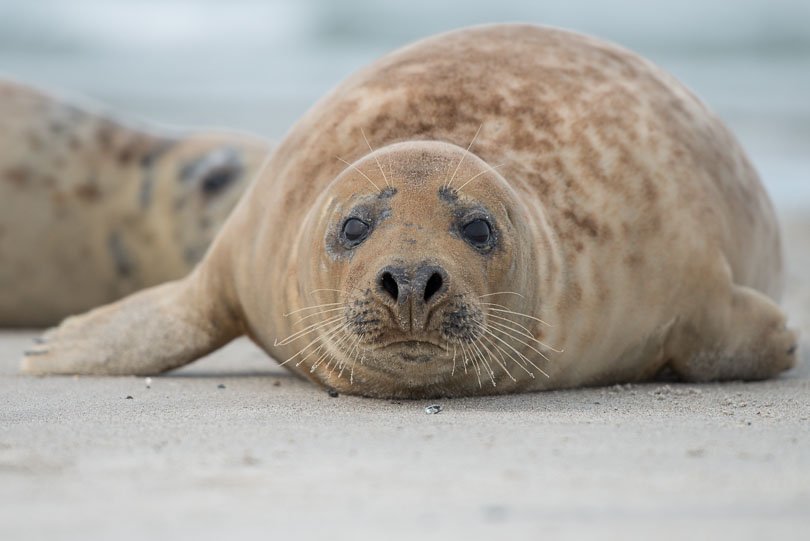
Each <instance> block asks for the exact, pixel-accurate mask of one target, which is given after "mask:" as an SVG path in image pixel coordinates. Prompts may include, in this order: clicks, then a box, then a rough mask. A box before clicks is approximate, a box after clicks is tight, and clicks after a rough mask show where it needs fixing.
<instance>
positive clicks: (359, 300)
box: [23, 25, 796, 398]
mask: <svg viewBox="0 0 810 541" xmlns="http://www.w3.org/2000/svg"><path fill="white" fill-rule="evenodd" d="M781 288H782V254H781V247H780V237H779V231H778V227H777V223H776V219H775V216H774V211H773V208H772V206H771V203H770V202H769V199H768V197H767V195H766V193H765V191H764V190H763V187H762V185H761V184H760V181H759V179H758V177H757V174H756V172H755V171H754V169H753V167H752V166H751V164H750V163H749V161H748V160H747V158H746V156H745V154H744V152H743V150H742V149H741V148H740V145H739V144H738V143H737V142H736V141H735V139H734V137H733V136H732V135H731V134H730V133H729V131H728V130H727V129H726V128H725V127H724V126H723V124H722V123H721V121H720V120H719V119H718V118H717V117H716V116H715V115H714V114H713V113H711V112H710V111H709V110H708V109H707V108H706V106H705V105H703V103H701V102H700V101H699V100H698V99H697V98H696V97H695V96H693V95H692V94H691V93H690V92H689V91H688V90H687V89H685V88H684V87H683V86H682V85H681V84H680V83H678V82H677V81H676V80H675V79H674V78H673V77H671V76H670V75H668V74H666V73H664V72H663V71H662V70H660V69H659V68H657V67H655V66H654V65H652V64H651V63H650V62H648V61H646V60H644V59H642V58H640V57H638V56H637V55H635V54H633V53H631V52H629V51H626V50H624V49H622V48H620V47H617V46H615V45H612V44H609V43H605V42H603V41H600V40H597V39H594V38H591V37H587V36H583V35H579V34H575V33H571V32H568V31H563V30H558V29H552V28H544V27H536V26H524V25H495V26H484V27H475V28H470V29H464V30H460V31H455V32H451V33H447V34H443V35H439V36H437V37H433V38H429V39H426V40H424V41H420V42H418V43H416V44H413V45H411V46H408V47H405V48H404V49H401V50H399V51H396V52H394V53H392V54H389V55H387V56H385V57H383V58H382V59H380V60H379V61H377V62H375V63H374V64H372V65H371V66H370V67H368V68H365V69H363V70H361V71H360V72H358V73H356V74H355V75H353V76H351V77H350V78H349V79H348V80H346V81H345V82H343V83H342V84H341V85H339V86H338V87H337V88H336V89H334V90H333V91H332V92H331V93H329V94H328V95H327V96H326V97H324V98H323V99H322V100H321V101H320V102H319V103H317V104H316V105H315V106H314V107H313V108H312V109H311V110H310V111H309V112H307V113H306V114H305V115H304V117H303V118H302V119H301V120H300V121H299V122H298V123H297V124H296V125H295V126H294V127H293V128H292V130H291V131H290V132H289V133H288V134H287V136H286V137H285V139H284V140H283V141H282V142H281V144H280V145H279V146H278V147H277V148H276V149H275V151H274V152H273V155H272V157H271V159H270V161H269V162H268V165H267V167H266V169H265V170H264V172H263V173H262V174H261V176H260V178H259V179H258V180H257V181H256V182H255V183H253V184H252V185H251V187H250V188H249V189H248V191H247V192H246V194H245V195H244V196H243V197H242V199H241V200H240V202H239V204H238V205H237V207H236V209H235V210H234V212H233V213H232V214H231V215H230V216H229V218H228V220H227V221H226V223H225V225H224V227H223V229H222V231H221V232H220V234H219V235H218V236H217V237H216V239H215V240H214V242H213V245H212V247H211V249H210V250H209V252H208V253H207V255H206V257H205V258H204V259H203V261H202V262H201V263H200V264H199V265H198V266H197V267H196V268H195V269H194V271H193V272H192V273H191V274H190V275H189V276H188V277H186V278H184V279H182V280H179V281H175V282H171V283H168V284H164V285H161V286H158V287H156V288H153V289H149V290H146V291H144V292H141V293H137V294H135V295H133V296H130V297H128V298H126V299H124V300H122V301H119V302H117V303H114V304H111V305H109V306H105V307H102V308H99V309H96V310H94V311H91V312H89V313H88V314H85V315H82V316H78V317H73V318H69V319H67V320H66V321H64V322H63V323H62V324H61V325H60V326H59V327H58V328H56V329H54V330H52V331H49V332H47V333H46V334H45V335H44V336H43V338H42V339H41V340H40V343H38V344H37V345H35V346H34V347H32V349H31V350H30V351H29V352H28V353H27V355H26V357H25V359H24V364H23V368H24V369H25V370H26V371H27V372H29V373H40V374H41V373H64V374H67V373H83V374H154V373H159V372H162V371H165V370H170V369H172V368H176V367H178V366H181V365H184V364H186V363H188V362H190V361H193V360H194V359H196V358H199V357H200V356H202V355H205V354H206V353H208V352H210V351H212V350H214V349H216V348H218V347H219V346H221V345H223V344H224V343H226V342H228V341H229V340H231V339H233V338H235V337H237V336H239V335H242V334H247V335H248V336H249V337H250V338H251V339H252V340H254V341H255V342H256V343H257V344H258V345H259V346H261V347H262V348H264V350H265V351H267V352H268V353H269V354H270V355H271V356H273V357H274V358H276V359H278V360H280V361H282V363H283V364H284V365H285V366H287V367H289V368H290V369H291V370H293V371H294V372H296V373H298V374H300V375H302V376H304V377H308V378H310V379H311V380H312V381H314V382H316V383H317V384H319V385H321V386H323V387H326V388H329V389H333V390H337V391H340V392H343V393H350V394H360V395H365V396H373V397H406V398H421V397H440V396H468V395H479V394H492V393H511V392H520V391H534V390H543V389H558V388H568V387H576V386H583V385H597V384H610V383H617V382H628V381H638V380H643V379H647V378H650V377H652V376H654V375H656V374H658V373H660V372H661V371H662V370H668V371H671V372H673V373H674V374H676V375H677V376H680V377H681V378H683V379H685V380H689V381H707V380H728V379H745V380H750V379H760V378H767V377H771V376H774V375H776V374H778V373H780V372H781V371H783V370H785V369H787V368H789V367H791V366H792V365H793V364H794V362H795V358H796V335H795V334H794V332H793V331H791V330H789V329H787V328H786V326H785V316H784V315H783V313H782V312H781V311H780V309H779V307H778V305H777V304H776V300H777V299H778V296H779V294H780V291H781Z"/></svg>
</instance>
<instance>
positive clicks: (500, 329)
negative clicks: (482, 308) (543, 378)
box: [489, 322, 551, 362]
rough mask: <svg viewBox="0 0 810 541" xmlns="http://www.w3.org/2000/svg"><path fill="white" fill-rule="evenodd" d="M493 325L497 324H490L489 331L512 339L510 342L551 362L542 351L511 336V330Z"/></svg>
mask: <svg viewBox="0 0 810 541" xmlns="http://www.w3.org/2000/svg"><path fill="white" fill-rule="evenodd" d="M495 325H497V324H496V323H494V322H490V325H489V329H490V330H491V331H494V332H499V333H501V334H502V335H504V336H507V337H509V338H511V339H512V340H514V341H515V342H518V343H519V344H523V345H524V346H526V347H527V348H529V349H531V350H532V351H534V352H535V353H537V354H538V355H540V356H541V357H543V358H544V359H545V360H547V361H549V362H551V359H550V358H549V357H548V356H547V355H546V354H545V353H543V352H542V351H540V350H539V349H537V348H535V347H534V346H532V345H531V344H530V343H528V342H525V341H524V340H522V339H520V338H518V337H517V336H515V335H514V334H512V333H511V332H510V331H511V329H508V328H507V329H508V330H504V328H503V327H497V326H495Z"/></svg>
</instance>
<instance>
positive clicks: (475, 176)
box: [456, 163, 506, 192]
mask: <svg viewBox="0 0 810 541" xmlns="http://www.w3.org/2000/svg"><path fill="white" fill-rule="evenodd" d="M504 165H506V164H505V163H500V164H498V165H496V166H494V167H492V166H490V168H489V169H484V170H483V171H481V172H480V173H478V174H477V175H474V176H473V177H472V178H471V179H470V180H468V181H467V182H465V183H464V184H462V185H461V186H459V187H458V188H456V192H460V191H461V190H463V189H464V186H466V185H467V184H469V183H470V182H472V181H473V180H475V179H477V178H478V177H480V176H481V175H483V174H484V173H489V172H490V171H495V170H496V169H498V168H499V167H503V166H504Z"/></svg>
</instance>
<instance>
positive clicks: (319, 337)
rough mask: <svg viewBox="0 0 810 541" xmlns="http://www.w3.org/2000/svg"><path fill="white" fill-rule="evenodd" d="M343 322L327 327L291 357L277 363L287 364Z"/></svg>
mask: <svg viewBox="0 0 810 541" xmlns="http://www.w3.org/2000/svg"><path fill="white" fill-rule="evenodd" d="M343 324H344V323H339V324H337V325H335V326H334V327H332V328H331V329H329V330H328V331H326V333H325V334H322V335H318V336H317V337H315V338H314V339H313V340H312V341H311V342H310V343H309V344H307V345H306V346H304V347H302V348H301V349H299V350H298V352H297V353H296V354H295V355H293V356H292V357H289V358H288V359H287V360H286V361H284V362H282V363H279V364H280V365H281V366H284V365H285V364H287V363H288V362H290V361H292V360H293V359H295V358H296V357H298V356H299V355H301V354H302V353H304V352H305V351H306V350H307V349H309V348H310V347H312V346H313V345H314V344H316V343H318V342H319V341H321V340H323V339H324V338H325V337H326V336H327V335H328V334H329V333H330V332H332V331H334V330H336V329H338V328H339V327H340V326H341V325H343ZM318 347H320V346H318ZM311 353H312V352H310V354H311ZM307 356H309V354H308V355H307Z"/></svg>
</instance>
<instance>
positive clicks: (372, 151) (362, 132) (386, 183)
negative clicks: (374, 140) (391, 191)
mask: <svg viewBox="0 0 810 541" xmlns="http://www.w3.org/2000/svg"><path fill="white" fill-rule="evenodd" d="M360 134H361V135H362V136H363V140H364V141H365V142H366V144H367V145H368V149H369V150H370V151H371V155H372V156H374V161H375V162H377V167H379V168H380V173H382V176H383V180H384V181H385V185H386V186H388V187H389V188H390V187H391V184H390V183H389V182H388V177H386V176H385V171H383V168H382V165H380V160H378V159H377V155H376V154H375V153H374V149H373V148H371V143H369V142H368V138H367V137H366V132H365V131H363V128H360Z"/></svg>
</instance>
